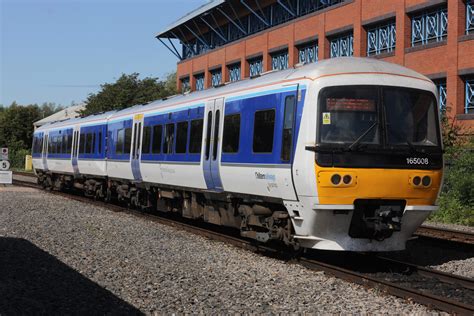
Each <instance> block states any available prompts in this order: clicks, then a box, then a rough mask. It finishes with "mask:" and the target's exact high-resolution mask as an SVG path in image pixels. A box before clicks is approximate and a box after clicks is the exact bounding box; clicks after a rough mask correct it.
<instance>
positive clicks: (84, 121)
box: [35, 111, 117, 133]
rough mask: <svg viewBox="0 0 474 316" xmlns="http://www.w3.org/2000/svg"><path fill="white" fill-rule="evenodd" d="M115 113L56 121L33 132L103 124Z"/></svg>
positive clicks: (109, 112)
mask: <svg viewBox="0 0 474 316" xmlns="http://www.w3.org/2000/svg"><path fill="white" fill-rule="evenodd" d="M116 112H117V111H108V112H102V113H97V114H93V115H88V116H85V117H76V118H70V119H66V120H63V121H57V122H53V123H48V124H45V125H42V126H41V127H39V128H38V129H36V130H35V133H36V132H41V131H43V130H50V129H55V128H60V127H66V126H71V125H75V124H88V123H93V122H104V121H106V120H107V119H109V118H110V117H111V116H112V115H113V114H114V113H116Z"/></svg>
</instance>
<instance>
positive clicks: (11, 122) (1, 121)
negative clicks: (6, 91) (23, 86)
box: [0, 102, 41, 150]
mask: <svg viewBox="0 0 474 316" xmlns="http://www.w3.org/2000/svg"><path fill="white" fill-rule="evenodd" d="M39 119H41V113H40V108H39V107H38V105H36V104H32V105H28V106H21V105H18V104H17V103H16V102H13V103H12V105H10V106H9V107H8V108H5V109H4V110H3V111H2V115H1V116H0V144H3V145H4V146H8V147H10V148H11V149H12V150H15V149H27V148H29V147H30V146H31V142H32V139H33V122H35V121H38V120H39Z"/></svg>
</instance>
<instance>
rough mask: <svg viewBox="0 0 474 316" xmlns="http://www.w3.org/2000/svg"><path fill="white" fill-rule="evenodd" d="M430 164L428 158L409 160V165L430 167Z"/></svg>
mask: <svg viewBox="0 0 474 316" xmlns="http://www.w3.org/2000/svg"><path fill="white" fill-rule="evenodd" d="M429 163H430V161H429V159H428V158H407V164H408V165H428V164H429Z"/></svg>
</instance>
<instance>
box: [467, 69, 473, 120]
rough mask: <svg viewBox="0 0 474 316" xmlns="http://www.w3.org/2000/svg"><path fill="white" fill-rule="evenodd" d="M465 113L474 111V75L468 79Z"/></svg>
mask: <svg viewBox="0 0 474 316" xmlns="http://www.w3.org/2000/svg"><path fill="white" fill-rule="evenodd" d="M465 113H466V114H473V113H474V77H471V78H468V79H466V102H465Z"/></svg>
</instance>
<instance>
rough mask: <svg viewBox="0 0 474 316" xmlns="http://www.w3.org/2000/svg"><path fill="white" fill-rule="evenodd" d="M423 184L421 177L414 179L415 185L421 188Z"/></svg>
mask: <svg viewBox="0 0 474 316" xmlns="http://www.w3.org/2000/svg"><path fill="white" fill-rule="evenodd" d="M420 183H421V178H420V177H419V176H416V177H414V178H413V184H414V185H416V186H419V185H420Z"/></svg>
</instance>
